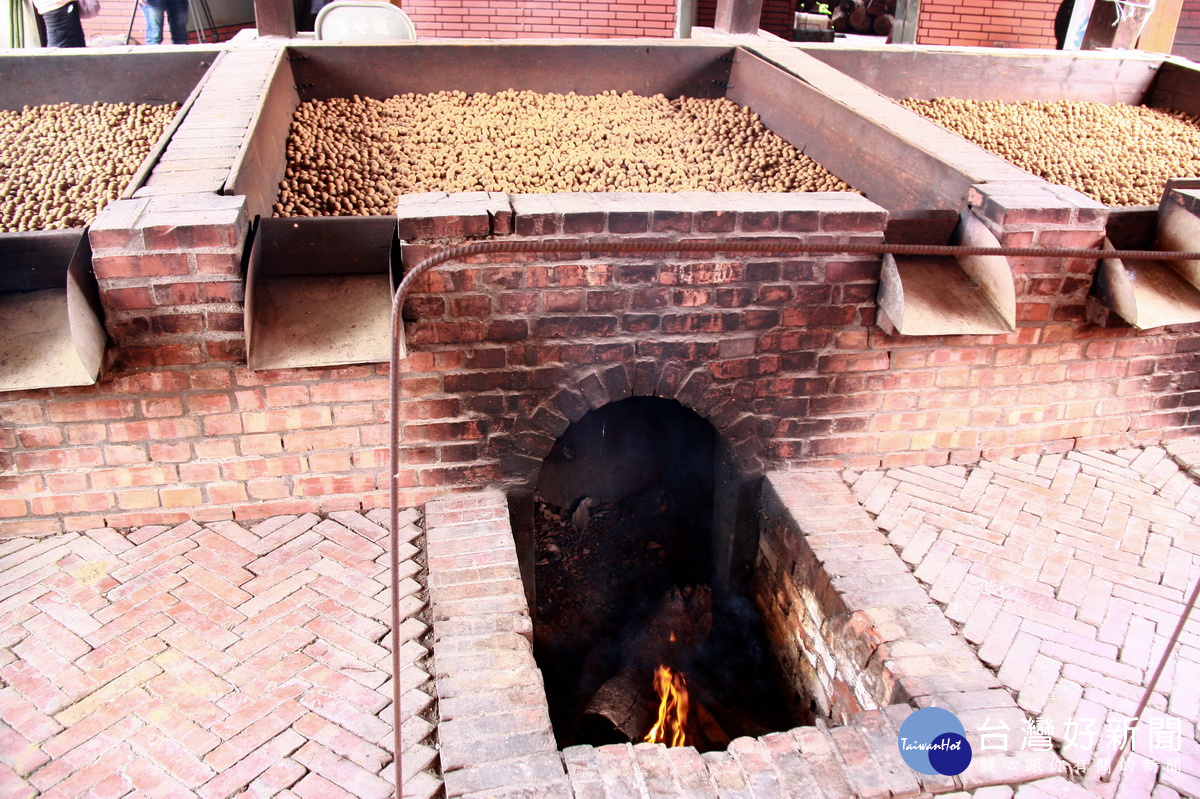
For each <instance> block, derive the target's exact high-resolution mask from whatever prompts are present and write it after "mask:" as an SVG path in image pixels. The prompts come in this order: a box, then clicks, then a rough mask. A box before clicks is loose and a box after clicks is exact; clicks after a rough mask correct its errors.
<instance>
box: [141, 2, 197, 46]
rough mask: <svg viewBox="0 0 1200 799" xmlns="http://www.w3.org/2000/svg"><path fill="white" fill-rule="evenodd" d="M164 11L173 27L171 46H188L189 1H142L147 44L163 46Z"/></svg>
mask: <svg viewBox="0 0 1200 799" xmlns="http://www.w3.org/2000/svg"><path fill="white" fill-rule="evenodd" d="M164 11H165V12H166V14H167V21H168V23H169V24H170V26H171V44H187V40H188V29H187V27H188V0H142V14H143V15H144V16H145V17H146V44H162V38H163V12H164Z"/></svg>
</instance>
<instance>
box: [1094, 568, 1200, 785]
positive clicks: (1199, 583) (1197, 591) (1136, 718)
mask: <svg viewBox="0 0 1200 799" xmlns="http://www.w3.org/2000/svg"><path fill="white" fill-rule="evenodd" d="M1197 598H1200V580H1196V587H1195V588H1193V589H1192V595H1191V597H1190V598H1189V599H1188V601H1187V604H1186V605H1184V606H1183V613H1181V614H1180V616H1179V622H1178V623H1177V624H1176V625H1175V632H1173V633H1171V637H1170V638H1168V639H1167V648H1166V649H1164V650H1163V653H1162V657H1161V658H1159V659H1158V666H1157V667H1156V668H1155V669H1154V676H1153V677H1151V678H1150V682H1149V683H1147V685H1146V692H1145V693H1144V694H1142V701H1141V702H1139V703H1138V706H1137V710H1135V711H1134V712H1133V726H1132V727H1131V728H1129V729H1128V730H1127V731H1126V732H1127V733H1128V734H1127V735H1125V740H1124V741H1122V743H1121V748H1120V749H1118V750H1117V751H1116V752H1114V753H1113V756H1112V760H1110V761H1109V762H1108V770H1107V771H1105V772H1104V776H1103V777H1101V778H1100V781H1101V782H1111V781H1112V778H1113V774H1115V773H1116V771H1117V766H1118V765H1120V763H1121V758H1122V757H1124V756H1125V750H1126V749H1128V748H1129V747H1130V745H1131V744H1132V743H1133V731H1134V730H1136V729H1137V725H1138V723H1139V722H1140V721H1141V720H1142V713H1143V712H1145V710H1146V705H1148V704H1150V697H1151V696H1152V695H1153V694H1154V688H1155V686H1157V685H1158V678H1159V677H1161V676H1162V673H1163V671H1165V670H1166V668H1167V660H1168V659H1169V658H1170V657H1171V651H1172V650H1173V649H1175V644H1177V643H1179V636H1180V635H1182V634H1183V627H1184V625H1186V624H1187V620H1188V616H1190V615H1192V609H1193V608H1195V607H1196V599H1197Z"/></svg>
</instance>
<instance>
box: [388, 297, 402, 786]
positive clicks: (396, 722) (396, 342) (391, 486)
mask: <svg viewBox="0 0 1200 799" xmlns="http://www.w3.org/2000/svg"><path fill="white" fill-rule="evenodd" d="M403 324H404V323H403V322H402V321H401V319H400V289H399V288H397V289H396V294H395V296H394V297H392V355H391V360H390V363H389V367H388V383H389V384H390V391H389V399H388V424H389V427H390V431H391V434H390V435H389V436H388V451H389V455H388V494H389V514H390V519H391V523H390V525H389V526H390V532H389V538H388V542H389V548H390V550H391V551H390V552H389V553H388V555H389V561H390V565H391V578H392V588H391V594H392V727H393V730H392V748H393V751H394V752H395V760H394V761H393V762H394V765H395V783H396V799H403V796H404V769H403V768H402V765H401V758H402V754H401V753H402V752H403V751H404V747H403V736H402V734H401V730H400V722H401V713H400V692H401V689H400V669H401V663H400V496H399V493H398V492H397V490H396V489H397V485H396V483H397V481H398V478H399V473H400V464H399V462H398V461H399V453H400V415H399V414H398V413H397V412H396V409H397V406H398V405H399V402H400V376H399V372H400V337H401V335H402V325H403Z"/></svg>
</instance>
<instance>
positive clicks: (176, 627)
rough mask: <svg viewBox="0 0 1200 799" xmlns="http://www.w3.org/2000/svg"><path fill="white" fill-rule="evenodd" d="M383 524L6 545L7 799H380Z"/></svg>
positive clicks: (361, 519)
mask: <svg viewBox="0 0 1200 799" xmlns="http://www.w3.org/2000/svg"><path fill="white" fill-rule="evenodd" d="M417 521H418V514H417V512H416V511H406V512H405V514H404V515H403V516H402V523H403V524H404V526H403V527H402V530H401V539H402V540H404V541H405V542H406V543H405V544H404V551H403V552H402V553H401V556H402V559H403V563H404V566H403V568H404V571H405V574H403V575H401V576H402V577H404V578H405V579H404V580H403V581H402V583H401V594H402V596H403V600H402V608H401V618H402V619H406V621H404V622H403V625H402V632H403V636H404V639H405V640H406V641H407V643H405V644H404V647H405V648H406V649H407V650H408V651H407V652H406V653H405V658H406V663H411V666H409V667H406V668H405V669H404V670H403V671H402V674H401V679H402V684H403V687H404V691H405V692H404V695H403V701H402V707H403V709H404V712H405V720H404V730H405V735H404V739H405V745H406V747H408V749H407V751H406V752H405V758H404V767H405V772H406V773H407V774H408V775H409V779H408V791H410V792H411V793H412V794H413V795H416V796H420V797H427V796H430V795H432V794H434V793H436V792H437V791H438V790H439V789H440V781H439V780H438V779H437V777H436V762H435V758H436V754H435V752H434V750H433V749H432V748H431V747H430V746H427V745H425V744H424V743H422V742H423V741H424V740H425V739H426V738H427V737H428V736H429V734H430V733H431V732H432V729H433V727H432V725H431V724H430V723H429V722H428V721H427V720H426V718H424V717H423V715H426V716H427V715H428V712H429V710H430V707H431V704H432V701H433V700H432V699H431V697H430V689H429V686H428V684H427V683H428V680H429V676H428V674H427V673H426V668H425V656H426V654H427V653H426V652H425V650H424V648H422V647H421V645H420V643H419V641H420V639H421V637H422V636H423V635H424V633H425V631H426V628H425V625H424V624H423V622H422V621H421V620H420V619H419V618H418V617H417V616H418V613H419V612H420V611H421V610H422V608H423V607H424V598H423V597H424V592H423V588H422V586H421V585H420V584H419V583H418V582H417V581H416V580H414V579H413V578H414V577H417V576H419V573H420V568H421V567H420V564H419V562H418V559H416V558H415V557H414V556H415V555H417V549H416V546H414V544H413V542H414V541H415V540H416V539H417V537H418V535H419V534H420V528H419V527H418V526H417ZM386 523H387V519H386V513H379V512H376V511H373V512H371V513H369V514H368V515H366V516H363V515H361V514H358V513H352V512H339V513H332V514H330V516H329V517H328V518H324V519H322V518H321V517H319V516H316V515H312V514H309V515H305V516H301V517H294V516H285V517H276V518H273V519H268V520H266V521H264V522H262V523H260V524H257V525H255V526H254V527H252V528H250V529H249V530H247V529H244V528H243V527H241V526H240V525H238V524H235V523H233V522H216V523H212V524H208V525H206V526H204V527H201V526H200V525H198V524H194V523H190V522H189V523H185V524H181V525H179V526H177V527H171V528H167V527H145V528H142V529H140V530H137V531H135V532H133V533H131V534H129V535H128V536H124V535H120V534H118V533H116V532H114V531H112V530H107V529H105V530H94V531H90V532H88V533H85V534H67V535H60V536H54V537H51V538H44V539H30V538H19V539H12V540H8V541H3V542H0V796H4V797H27V796H45V797H71V798H72V799H74V798H75V797H82V796H89V797H119V796H126V795H129V796H150V797H160V796H162V797H174V796H193V795H198V796H201V797H204V799H223V797H228V796H233V795H240V796H252V797H265V796H300V797H313V798H315V797H320V799H332V798H333V797H342V796H353V797H386V796H391V795H392V793H393V791H392V784H391V777H392V768H391V763H392V756H391V749H392V729H393V727H392V708H391V695H392V686H391V681H390V677H389V675H390V673H391V665H390V660H391V655H390V646H391V642H390V638H391V636H390V635H388V633H389V624H390V614H389V606H390V597H389V595H388V590H389V589H388V576H387V552H386V544H387V542H386V540H385V537H386V535H387V533H386V530H385V529H384V527H383V526H381V524H386ZM431 767H433V768H431Z"/></svg>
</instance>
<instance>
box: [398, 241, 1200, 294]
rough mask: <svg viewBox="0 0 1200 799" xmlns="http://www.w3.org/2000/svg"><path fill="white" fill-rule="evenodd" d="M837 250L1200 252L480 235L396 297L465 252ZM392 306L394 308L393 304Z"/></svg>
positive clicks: (431, 260)
mask: <svg viewBox="0 0 1200 799" xmlns="http://www.w3.org/2000/svg"><path fill="white" fill-rule="evenodd" d="M552 252H557V253H589V252H595V253H629V254H635V253H666V252H697V253H721V252H729V253H759V254H764V255H766V254H771V253H780V254H788V253H814V254H819V253H824V254H828V253H833V254H845V255H884V254H890V255H925V256H931V255H932V256H950V257H954V256H965V255H977V256H978V255H983V256H987V255H999V256H1005V257H1012V258H1024V257H1034V258H1088V259H1091V260H1099V259H1101V258H1104V259H1109V258H1117V259H1121V260H1130V261H1152V260H1157V261H1196V260H1200V252H1173V251H1172V252H1165V251H1164V252H1159V251H1156V250H1096V249H1088V248H1082V247H963V246H959V245H950V244H887V243H884V242H876V243H861V244H859V243H851V244H847V243H838V242H828V241H808V240H805V239H800V238H797V239H794V240H793V239H753V238H748V239H724V240H715V239H701V240H692V241H673V240H665V239H634V238H621V239H594V238H572V239H526V240H517V241H513V240H507V239H506V240H492V241H477V242H473V243H471V244H463V245H460V246H457V247H447V248H446V249H444V250H439V251H438V252H435V253H433V254H432V255H430V256H429V257H427V258H425V259H424V260H423V261H421V262H420V263H418V264H417V265H416V266H415V267H413V269H411V270H409V272H408V273H407V274H405V276H404V279H403V280H401V281H400V285H399V287H397V289H396V299H397V300H398V301H399V302H400V303H401V304H403V300H404V296H405V295H406V294H407V293H408V289H409V287H410V286H411V285H412V283H413V281H414V280H416V279H417V278H418V277H420V276H421V275H423V274H424V273H425V272H428V271H429V270H430V269H433V268H434V267H436V266H438V265H440V264H443V263H446V262H448V261H454V260H458V259H461V258H469V257H471V256H473V255H484V254H489V253H513V254H516V253H552ZM393 310H394V309H393Z"/></svg>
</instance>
